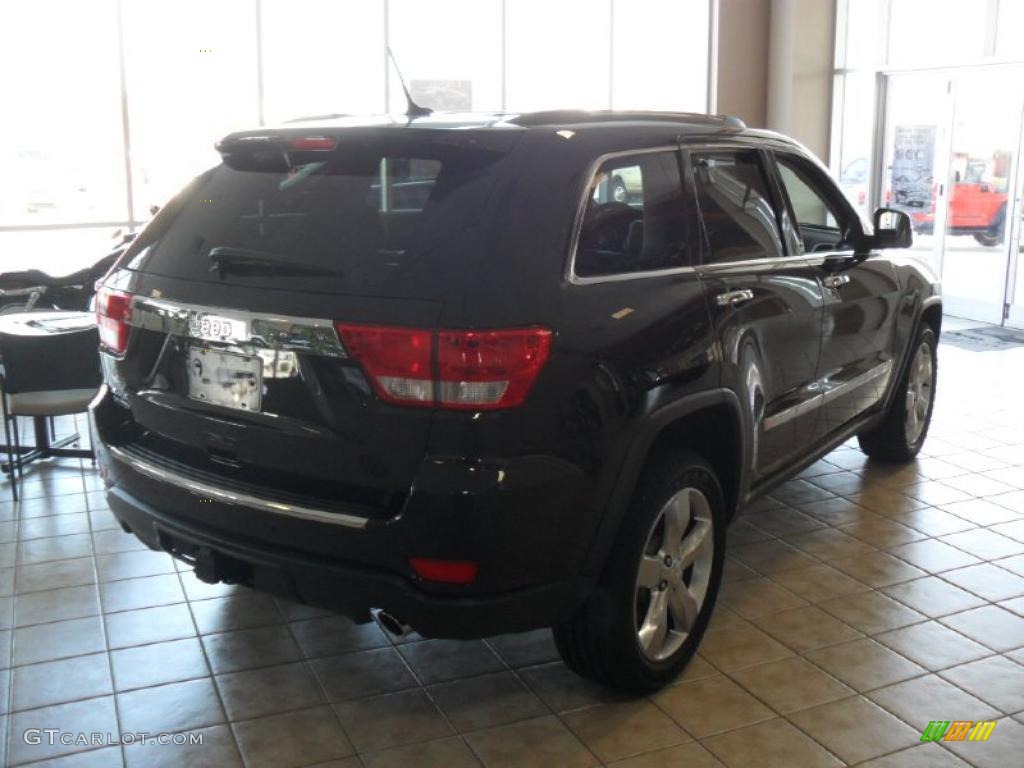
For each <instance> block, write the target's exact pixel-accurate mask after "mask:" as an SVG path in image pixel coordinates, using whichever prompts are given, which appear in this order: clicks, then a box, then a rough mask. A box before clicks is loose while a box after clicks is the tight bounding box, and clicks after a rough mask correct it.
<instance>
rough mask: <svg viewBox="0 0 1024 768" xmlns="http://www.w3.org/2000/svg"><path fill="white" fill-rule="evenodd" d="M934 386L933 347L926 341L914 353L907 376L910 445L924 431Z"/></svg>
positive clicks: (907, 424) (907, 423)
mask: <svg viewBox="0 0 1024 768" xmlns="http://www.w3.org/2000/svg"><path fill="white" fill-rule="evenodd" d="M934 388H935V366H934V365H933V364H932V349H931V345H929V344H928V342H927V341H924V342H921V344H920V345H919V346H918V348H917V351H916V352H915V353H914V359H913V360H912V361H911V363H910V375H909V376H907V395H906V408H907V418H906V422H905V423H906V437H907V442H908V443H909V444H910V445H913V444H914V443H916V442H917V441H918V439H919V438H920V437H921V433H922V432H923V431H924V428H925V424H926V422H927V419H928V407H929V405H931V401H932V392H933V390H934Z"/></svg>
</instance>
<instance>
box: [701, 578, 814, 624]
mask: <svg viewBox="0 0 1024 768" xmlns="http://www.w3.org/2000/svg"><path fill="white" fill-rule="evenodd" d="M718 599H719V601H720V602H721V604H723V605H727V606H729V607H730V608H732V609H733V610H734V611H736V613H738V614H739V615H740V616H743V617H744V618H746V619H752V618H754V617H756V616H765V615H767V614H771V613H778V612H779V611H785V610H787V609H789V608H798V607H800V606H803V605H807V601H806V600H804V599H803V598H802V597H798V596H797V595H794V594H793V593H792V592H790V591H789V590H788V589H785V588H784V587H780V586H779V585H778V584H776V583H775V582H774V581H770V580H768V579H765V578H756V579H748V580H745V581H741V582H737V583H734V584H727V585H724V586H723V587H722V589H721V591H720V592H719V595H718Z"/></svg>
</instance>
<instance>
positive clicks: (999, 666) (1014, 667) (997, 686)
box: [940, 656, 1024, 712]
mask: <svg viewBox="0 0 1024 768" xmlns="http://www.w3.org/2000/svg"><path fill="white" fill-rule="evenodd" d="M940 674H941V676H942V677H943V678H945V679H946V680H949V681H950V682H951V683H955V684H956V685H958V686H960V687H961V688H963V689H964V690H965V691H969V692H970V693H973V694H974V695H975V696H977V697H978V698H979V699H982V700H984V701H987V702H988V703H989V704H991V705H992V706H994V707H997V708H999V709H1001V710H1002V711H1003V712H1020V711H1024V666H1021V665H1020V664H1017V663H1016V662H1013V661H1010V660H1009V659H1006V658H1003V657H1000V656H992V657H990V658H987V659H981V660H980V661H973V662H970V663H968V664H963V665H961V666H959V667H953V668H952V669H947V670H944V671H943V672H941V673H940Z"/></svg>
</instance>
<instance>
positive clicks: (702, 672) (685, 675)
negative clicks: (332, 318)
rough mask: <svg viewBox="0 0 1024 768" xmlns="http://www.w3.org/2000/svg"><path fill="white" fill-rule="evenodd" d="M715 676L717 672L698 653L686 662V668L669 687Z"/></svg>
mask: <svg viewBox="0 0 1024 768" xmlns="http://www.w3.org/2000/svg"><path fill="white" fill-rule="evenodd" d="M717 674H718V670H717V669H715V668H714V667H713V666H711V664H709V663H708V662H707V661H706V660H705V659H704V657H703V656H701V655H700V654H699V653H698V654H697V655H696V656H694V657H693V658H691V659H690V661H689V662H687V664H686V666H685V667H683V671H682V672H681V673H680V674H679V676H678V677H677V678H676V679H675V680H674V681H673V682H671V683H669V685H678V684H679V683H685V682H686V681H687V680H699V679H700V678H702V677H712V676H713V675H717Z"/></svg>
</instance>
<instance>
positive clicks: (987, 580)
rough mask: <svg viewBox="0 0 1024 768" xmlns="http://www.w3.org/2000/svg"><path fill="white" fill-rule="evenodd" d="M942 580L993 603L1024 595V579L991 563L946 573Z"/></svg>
mask: <svg viewBox="0 0 1024 768" xmlns="http://www.w3.org/2000/svg"><path fill="white" fill-rule="evenodd" d="M942 578H943V579H945V580H946V581H948V582H950V583H952V584H956V585H957V586H958V587H960V588H962V589H966V590H967V591H968V592H973V593H974V594H976V595H978V596H979V597H983V598H985V599H986V600H990V601H992V602H996V601H999V600H1008V599H1009V598H1011V597H1018V596H1020V595H1024V577H1021V576H1018V575H1017V574H1015V573H1011V572H1010V571H1007V570H1004V569H1003V568H999V567H997V566H995V565H992V564H991V563H980V564H978V565H969V566H967V567H966V568H957V569H956V570H955V571H946V572H945V573H943V574H942Z"/></svg>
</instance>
